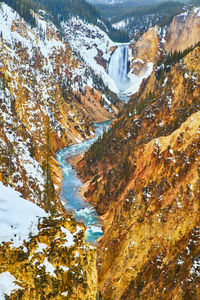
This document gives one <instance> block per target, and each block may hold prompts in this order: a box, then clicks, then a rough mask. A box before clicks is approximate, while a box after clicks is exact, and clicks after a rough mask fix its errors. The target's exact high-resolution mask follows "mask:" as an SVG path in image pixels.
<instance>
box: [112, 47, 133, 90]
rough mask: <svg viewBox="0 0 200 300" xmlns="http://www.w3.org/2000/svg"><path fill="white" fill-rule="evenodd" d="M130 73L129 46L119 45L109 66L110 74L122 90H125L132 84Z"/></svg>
mask: <svg viewBox="0 0 200 300" xmlns="http://www.w3.org/2000/svg"><path fill="white" fill-rule="evenodd" d="M127 73H128V46H127V45H121V46H119V47H117V49H116V50H115V51H114V53H113V54H112V56H111V59H110V63H109V66H108V75H109V76H110V77H111V78H112V79H113V80H114V81H115V83H116V86H117V88H118V89H119V91H120V92H124V91H125V90H127V89H128V88H129V86H130V79H129V78H128V77H127Z"/></svg>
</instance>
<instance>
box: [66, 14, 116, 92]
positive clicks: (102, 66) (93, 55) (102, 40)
mask: <svg viewBox="0 0 200 300" xmlns="http://www.w3.org/2000/svg"><path fill="white" fill-rule="evenodd" d="M62 28H63V30H64V35H65V40H66V41H67V42H69V43H70V45H71V47H72V49H73V50H74V51H75V52H76V53H78V54H79V55H80V56H81V57H82V58H83V59H84V61H85V63H86V65H88V66H90V67H91V68H92V69H93V70H94V71H95V73H96V74H98V75H99V76H100V77H101V78H102V79H103V81H104V83H105V84H106V85H107V86H108V88H109V89H111V90H112V91H113V92H118V89H117V87H116V85H115V83H114V81H113V80H112V79H111V78H110V77H109V76H108V74H107V67H108V61H109V58H110V55H111V53H112V51H113V49H114V47H116V46H117V45H118V44H117V43H115V42H113V41H111V39H110V38H109V37H108V35H107V34H106V33H105V32H103V31H102V30H101V29H100V28H99V27H97V26H94V25H91V24H88V23H86V22H85V21H83V20H81V19H80V18H79V17H76V18H75V17H73V18H71V19H70V20H68V21H67V22H63V23H62Z"/></svg>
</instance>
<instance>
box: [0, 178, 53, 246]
mask: <svg viewBox="0 0 200 300" xmlns="http://www.w3.org/2000/svg"><path fill="white" fill-rule="evenodd" d="M47 216H48V214H47V213H46V212H45V211H44V210H43V209H41V208H40V207H39V206H37V205H36V204H34V203H31V202H29V201H27V200H24V199H23V198H21V197H20V194H19V193H18V192H16V191H15V190H13V189H12V188H11V187H6V186H4V185H3V184H2V183H1V182H0V243H2V242H11V244H12V245H11V247H12V246H13V247H16V248H18V247H19V246H21V245H22V244H23V242H24V240H25V241H28V239H29V235H30V234H31V235H36V234H38V220H39V218H42V217H47Z"/></svg>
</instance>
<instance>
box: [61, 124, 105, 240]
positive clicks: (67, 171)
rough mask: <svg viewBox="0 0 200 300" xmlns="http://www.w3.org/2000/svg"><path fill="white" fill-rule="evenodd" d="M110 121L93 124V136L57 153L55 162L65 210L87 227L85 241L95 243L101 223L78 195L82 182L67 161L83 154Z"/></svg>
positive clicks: (100, 230)
mask: <svg viewBox="0 0 200 300" xmlns="http://www.w3.org/2000/svg"><path fill="white" fill-rule="evenodd" d="M110 123H111V121H107V122H102V123H97V124H94V129H95V136H94V137H93V138H91V139H89V140H86V141H84V142H82V143H78V144H75V145H71V146H68V147H66V148H64V149H62V150H60V151H58V152H57V160H58V162H59V163H60V166H61V168H62V173H63V182H62V188H61V194H60V197H61V200H62V201H63V202H64V203H65V209H66V210H67V211H71V212H73V214H74V215H75V217H76V220H77V221H81V222H83V223H84V224H85V225H86V226H87V230H86V241H88V242H93V243H95V240H96V239H97V238H99V237H100V236H102V234H103V232H102V228H101V223H100V221H99V217H98V215H97V212H96V210H95V208H94V207H93V206H92V205H90V204H89V203H87V202H85V201H84V200H83V198H82V197H81V195H80V192H79V191H80V187H81V186H82V182H81V181H80V179H79V178H78V177H77V175H76V171H75V170H74V169H73V168H72V165H71V164H69V163H68V162H67V160H68V159H69V158H71V157H73V156H76V155H80V154H81V153H83V152H85V151H86V150H87V149H88V148H89V147H90V145H91V144H93V143H94V141H95V140H96V139H97V138H98V137H99V135H101V134H102V133H103V130H105V129H107V128H108V127H109V124H110Z"/></svg>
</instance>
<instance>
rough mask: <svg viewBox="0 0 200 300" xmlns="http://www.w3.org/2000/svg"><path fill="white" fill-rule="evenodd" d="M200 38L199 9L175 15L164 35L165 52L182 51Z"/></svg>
mask: <svg viewBox="0 0 200 300" xmlns="http://www.w3.org/2000/svg"><path fill="white" fill-rule="evenodd" d="M199 40H200V9H199V8H195V9H193V10H192V11H187V12H185V13H182V14H181V15H178V16H176V17H175V18H174V19H173V21H172V23H171V25H170V27H169V29H168V31H167V35H166V45H165V50H166V51H167V52H174V51H175V50H176V51H183V50H184V49H186V48H188V47H190V46H191V45H194V44H196V43H197V42H199Z"/></svg>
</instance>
